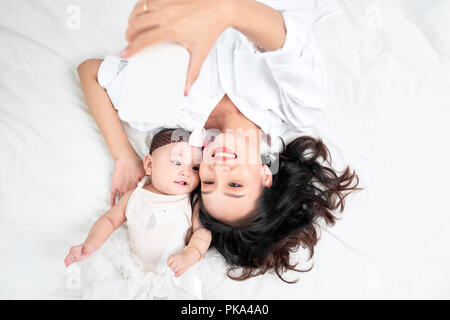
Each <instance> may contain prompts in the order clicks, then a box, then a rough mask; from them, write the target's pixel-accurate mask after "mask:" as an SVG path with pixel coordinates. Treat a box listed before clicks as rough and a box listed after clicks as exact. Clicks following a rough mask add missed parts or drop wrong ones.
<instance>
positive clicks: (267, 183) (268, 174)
mask: <svg viewBox="0 0 450 320" xmlns="http://www.w3.org/2000/svg"><path fill="white" fill-rule="evenodd" d="M261 174H262V178H263V186H264V187H266V188H270V187H271V186H272V171H270V168H269V167H268V166H267V165H265V164H263V166H262V170H261Z"/></svg>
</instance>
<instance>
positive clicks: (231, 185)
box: [228, 182, 242, 188]
mask: <svg viewBox="0 0 450 320" xmlns="http://www.w3.org/2000/svg"><path fill="white" fill-rule="evenodd" d="M228 185H229V186H230V187H232V188H240V187H242V185H241V184H239V183H234V182H231V183H229V184H228Z"/></svg>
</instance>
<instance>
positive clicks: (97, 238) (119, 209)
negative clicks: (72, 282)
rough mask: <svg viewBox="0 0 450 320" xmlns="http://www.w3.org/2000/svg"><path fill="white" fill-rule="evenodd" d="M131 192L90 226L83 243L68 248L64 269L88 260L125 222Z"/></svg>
mask: <svg viewBox="0 0 450 320" xmlns="http://www.w3.org/2000/svg"><path fill="white" fill-rule="evenodd" d="M131 193H132V191H128V192H127V193H125V194H124V196H123V197H122V198H121V199H120V201H119V202H118V203H117V204H116V205H114V206H113V207H112V208H111V209H110V210H108V211H107V212H106V213H105V214H104V215H103V216H101V217H100V218H99V219H98V220H97V221H96V222H95V223H94V225H93V226H92V228H91V230H90V231H89V234H88V236H87V238H86V240H84V242H83V243H82V244H80V245H78V246H73V247H72V248H70V251H69V254H68V255H67V256H66V258H65V259H64V264H65V265H66V267H68V266H70V265H71V264H72V263H73V262H78V261H82V260H85V259H87V258H89V257H90V256H91V255H92V254H93V253H94V252H95V251H96V250H97V249H99V248H100V247H101V246H102V245H103V243H104V242H105V241H106V240H107V239H108V238H109V236H110V235H111V233H113V232H114V230H116V229H117V228H118V227H120V226H121V225H122V224H123V223H124V222H125V220H126V217H125V209H126V207H127V203H128V200H129V199H130V196H131Z"/></svg>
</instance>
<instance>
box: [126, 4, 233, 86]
mask: <svg viewBox="0 0 450 320" xmlns="http://www.w3.org/2000/svg"><path fill="white" fill-rule="evenodd" d="M232 15H233V5H232V1H231V0H140V1H139V2H138V3H137V4H136V6H135V7H134V10H133V12H132V13H131V15H130V19H129V26H128V29H127V32H126V39H127V41H128V43H129V45H128V47H127V48H125V49H124V50H123V51H122V53H121V56H122V57H130V56H133V55H134V54H136V53H137V52H139V51H141V50H142V49H144V48H146V47H148V46H150V45H153V44H156V43H159V42H177V43H179V44H181V45H183V46H184V47H185V48H186V49H187V50H188V51H189V53H190V63H189V68H188V72H187V77H186V85H185V92H184V94H185V95H187V94H188V93H189V88H190V87H191V85H192V83H193V82H194V81H195V80H196V79H197V77H198V75H199V73H200V69H201V66H202V64H203V61H204V60H205V59H206V57H207V56H208V53H209V51H210V49H211V48H212V46H213V45H214V43H215V42H216V40H217V38H218V37H219V35H220V34H221V33H222V32H223V31H224V30H225V29H226V28H227V27H228V26H230V25H231V19H232Z"/></svg>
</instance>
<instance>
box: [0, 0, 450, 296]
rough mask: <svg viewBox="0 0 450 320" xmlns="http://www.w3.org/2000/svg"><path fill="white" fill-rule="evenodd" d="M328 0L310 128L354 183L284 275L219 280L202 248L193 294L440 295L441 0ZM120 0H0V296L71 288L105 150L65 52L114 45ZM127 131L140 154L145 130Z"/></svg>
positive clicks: (449, 30) (448, 26) (447, 259)
mask: <svg viewBox="0 0 450 320" xmlns="http://www.w3.org/2000/svg"><path fill="white" fill-rule="evenodd" d="M313 2H314V1H313ZM338 4H339V7H340V8H341V14H340V15H334V16H333V17H329V18H328V19H325V20H322V21H321V22H320V23H317V24H316V26H315V29H314V32H315V33H316V37H317V40H318V42H319V44H320V46H321V48H322V49H323V51H324V54H325V56H326V59H327V62H328V65H329V70H330V79H329V88H330V96H329V105H330V109H329V111H328V112H327V114H326V115H325V116H324V118H323V119H322V120H321V121H320V122H319V123H318V124H317V129H316V130H315V131H314V132H312V134H317V135H319V136H321V137H322V138H323V140H324V141H325V143H327V145H328V147H329V149H330V151H331V153H332V155H333V162H334V164H335V165H336V167H337V168H338V169H343V168H344V167H343V166H344V164H349V165H351V166H352V168H354V169H355V170H356V171H357V173H358V174H359V176H360V179H361V186H362V187H364V188H365V190H364V191H363V192H359V193H355V194H353V195H350V196H349V197H348V198H347V199H348V201H347V204H346V208H345V211H344V214H343V216H342V220H341V221H338V223H337V225H336V226H335V227H333V228H331V229H329V230H328V231H323V232H322V237H321V240H320V241H319V244H318V245H317V247H316V253H315V256H314V258H313V262H314V268H313V270H312V271H310V272H308V273H303V274H299V277H300V281H299V282H298V283H297V284H294V285H289V284H285V283H283V282H281V281H280V280H279V279H278V278H277V277H276V276H275V275H273V274H267V275H264V276H261V277H258V278H255V279H251V280H248V281H244V282H236V281H232V280H230V279H227V278H226V277H225V276H224V273H225V267H224V265H223V263H221V261H220V260H217V259H213V258H211V257H205V259H204V260H202V261H201V263H199V264H198V265H196V266H195V268H196V269H195V270H194V272H196V273H197V274H198V275H199V276H200V277H202V280H203V281H204V284H205V286H204V292H203V296H204V298H207V299H229V298H233V299H269V298H270V299H317V298H323V299H327V298H362V299H367V298H446V299H448V298H450V277H449V275H448V270H449V268H450V256H449V252H450V236H449V231H450V230H449V228H450V210H449V209H448V207H447V206H446V200H447V199H448V196H449V195H450V192H449V186H448V181H450V172H449V169H448V167H447V164H448V163H450V144H449V143H448V141H447V140H446V139H448V137H450V126H449V125H448V123H447V122H448V120H449V119H450V117H449V116H450V111H449V107H450V1H448V0H433V1H420V0H411V1H409V0H396V1H393V0H341V1H338ZM133 5H134V1H106V0H102V1H88V0H73V1H56V0H53V1H50V0H39V1H34V0H28V1H25V0H20V1H2V2H1V4H0V44H1V48H2V49H1V50H0V155H1V165H0V177H1V179H0V298H1V299H7V298H9V299H16V298H31V299H33V298H43V299H50V298H56V299H67V298H69V299H72V298H73V299H77V298H79V297H80V295H79V291H78V290H72V289H71V286H70V283H69V282H68V281H69V280H68V279H69V278H70V276H71V275H70V274H68V272H67V270H66V269H65V268H64V264H63V259H64V256H65V254H66V253H67V250H68V248H69V247H70V246H71V245H73V244H77V243H80V242H81V241H82V240H83V239H84V237H85V236H86V234H87V232H88V231H89V228H90V227H91V225H92V223H93V222H94V221H95V220H96V219H97V218H98V217H99V216H100V215H101V214H103V213H104V212H105V210H107V209H108V202H109V201H108V200H109V187H110V182H111V174H112V169H113V162H112V160H111V157H110V155H109V153H108V150H107V148H106V145H105V143H104V140H103V138H102V136H101V134H100V132H99V130H98V128H97V126H96V124H95V122H94V120H93V118H92V117H91V115H90V113H89V111H88V109H87V106H86V105H85V102H84V98H83V96H82V92H81V89H80V85H79V82H78V78H77V75H76V66H77V65H78V64H79V63H80V62H82V61H83V60H85V59H87V58H94V57H98V58H101V57H103V56H104V55H106V54H117V53H118V52H120V50H121V49H122V48H123V47H124V46H125V40H124V30H125V29H126V25H127V20H128V13H129V12H130V11H131V8H132V7H133ZM77 12H79V16H77ZM77 17H79V18H80V19H78V18H77ZM128 133H129V135H130V137H131V139H132V142H133V144H134V145H135V147H136V149H137V150H138V152H139V153H140V154H144V153H145V152H146V147H145V143H144V141H145V136H144V135H142V134H139V133H137V132H134V131H132V130H130V129H128ZM213 270H214V271H213ZM83 276H84V275H83V274H82V275H81V277H83ZM296 276H297V275H296V274H293V275H289V278H291V279H292V278H294V277H296Z"/></svg>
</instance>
